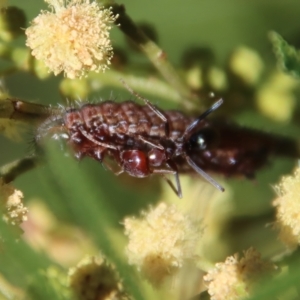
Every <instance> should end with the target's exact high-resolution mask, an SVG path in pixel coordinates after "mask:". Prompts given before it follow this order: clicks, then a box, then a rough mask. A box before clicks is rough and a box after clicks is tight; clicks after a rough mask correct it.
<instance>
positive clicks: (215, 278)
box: [204, 248, 276, 300]
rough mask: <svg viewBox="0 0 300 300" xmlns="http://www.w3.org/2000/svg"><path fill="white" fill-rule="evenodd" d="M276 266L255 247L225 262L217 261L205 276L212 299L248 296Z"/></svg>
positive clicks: (229, 299)
mask: <svg viewBox="0 0 300 300" xmlns="http://www.w3.org/2000/svg"><path fill="white" fill-rule="evenodd" d="M275 270H276V266H275V265H274V264H273V263H271V262H269V261H267V260H263V259H262V258H261V255H260V253H259V252H258V251H257V250H255V249H254V248H249V249H248V250H246V251H245V252H244V256H243V257H242V258H241V259H239V257H238V255H237V254H235V255H234V256H229V257H227V258H226V260H225V262H223V263H217V264H216V266H215V268H214V269H212V270H211V271H209V272H208V274H207V275H205V276H204V281H205V282H206V284H207V287H208V293H209V295H210V296H211V298H210V299H211V300H239V299H244V298H247V297H248V296H250V295H251V292H252V291H253V290H254V288H255V287H257V285H258V284H259V282H260V281H261V277H262V276H263V275H264V276H266V275H271V274H273V273H274V272H275Z"/></svg>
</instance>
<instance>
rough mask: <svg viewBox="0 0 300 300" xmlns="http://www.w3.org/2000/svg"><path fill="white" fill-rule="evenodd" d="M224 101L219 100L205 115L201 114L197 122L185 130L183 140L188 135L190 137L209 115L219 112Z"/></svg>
mask: <svg viewBox="0 0 300 300" xmlns="http://www.w3.org/2000/svg"><path fill="white" fill-rule="evenodd" d="M223 102H224V101H223V99H220V100H218V101H217V102H215V103H214V104H213V105H212V106H211V107H210V108H209V109H208V110H206V111H205V112H204V113H203V114H201V115H200V116H199V117H198V118H197V119H196V120H195V121H193V122H192V123H191V124H190V125H189V126H188V127H187V128H186V130H185V132H184V134H183V136H182V138H183V139H185V138H186V136H187V135H189V134H190V133H191V132H192V131H193V130H194V128H196V127H197V126H198V125H199V123H200V122H201V121H202V120H204V119H205V118H206V117H207V116H208V115H209V114H211V113H212V112H214V111H215V110H217V109H218V108H219V107H220V106H221V105H222V104H223Z"/></svg>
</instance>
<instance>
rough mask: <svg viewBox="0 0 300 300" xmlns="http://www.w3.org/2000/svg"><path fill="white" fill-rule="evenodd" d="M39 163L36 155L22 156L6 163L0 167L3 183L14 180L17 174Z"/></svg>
mask: <svg viewBox="0 0 300 300" xmlns="http://www.w3.org/2000/svg"><path fill="white" fill-rule="evenodd" d="M39 164H40V159H38V158H37V157H36V156H32V157H26V158H22V159H19V160H16V161H13V162H11V163H8V164H6V165H4V166H2V167H1V168H0V177H1V178H2V180H3V182H4V183H9V182H11V181H13V180H15V179H16V178H17V177H18V176H19V175H22V174H23V173H25V172H27V171H30V170H32V169H34V168H35V167H37V166H38V165H39Z"/></svg>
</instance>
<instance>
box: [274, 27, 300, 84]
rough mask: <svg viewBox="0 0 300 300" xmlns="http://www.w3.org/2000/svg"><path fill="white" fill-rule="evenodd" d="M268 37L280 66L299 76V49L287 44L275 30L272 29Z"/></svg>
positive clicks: (285, 70) (287, 71)
mask: <svg viewBox="0 0 300 300" xmlns="http://www.w3.org/2000/svg"><path fill="white" fill-rule="evenodd" d="M269 38H270V40H271V42H272V44H273V48H274V52H275V55H276V57H277V61H278V64H279V66H280V68H281V69H282V70H283V71H284V72H286V73H288V74H290V75H292V76H295V77H297V78H299V77H300V51H299V50H297V49H295V47H293V46H291V45H289V44H288V43H287V42H286V41H285V40H284V39H283V38H282V37H281V36H280V35H279V34H278V33H277V32H275V31H272V32H270V34H269Z"/></svg>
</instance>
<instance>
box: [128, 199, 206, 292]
mask: <svg viewBox="0 0 300 300" xmlns="http://www.w3.org/2000/svg"><path fill="white" fill-rule="evenodd" d="M124 225H125V234H126V235H127V236H128V237H129V244H128V246H127V256H128V259H129V263H130V264H133V265H136V266H137V268H138V270H139V271H141V273H142V275H143V276H144V277H145V278H146V279H147V280H148V281H149V282H151V283H152V284H153V286H155V287H159V286H160V285H161V284H162V283H163V282H164V281H165V279H167V278H168V277H169V276H173V275H175V274H176V273H177V271H178V270H179V269H180V268H181V267H182V266H183V264H184V262H185V260H187V259H193V257H194V253H195V246H196V243H197V241H198V238H199V236H200V234H199V232H200V230H199V224H196V223H195V222H193V221H191V219H190V218H189V216H188V215H184V214H182V213H181V212H180V211H179V210H178V209H177V208H176V207H175V206H169V205H167V204H165V203H160V204H159V205H158V206H157V207H156V208H154V209H151V210H150V211H149V212H143V214H142V218H140V219H136V218H126V219H125V221H124Z"/></svg>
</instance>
